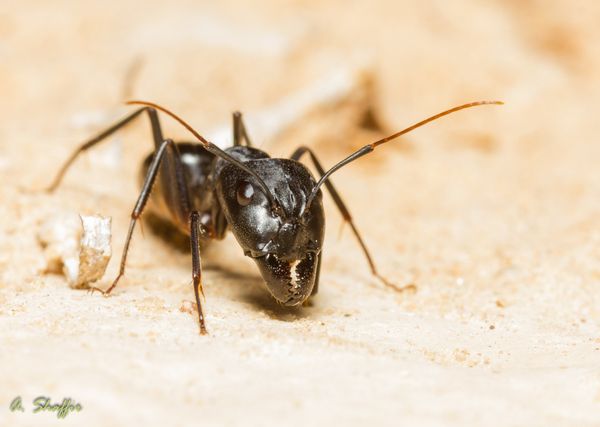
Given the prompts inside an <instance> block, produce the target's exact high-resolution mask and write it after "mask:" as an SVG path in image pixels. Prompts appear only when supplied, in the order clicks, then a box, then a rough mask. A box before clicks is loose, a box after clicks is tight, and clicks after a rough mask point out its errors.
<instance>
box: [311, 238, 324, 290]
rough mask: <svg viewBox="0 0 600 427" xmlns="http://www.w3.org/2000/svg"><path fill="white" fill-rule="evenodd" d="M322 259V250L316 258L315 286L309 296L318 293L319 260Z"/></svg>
mask: <svg viewBox="0 0 600 427" xmlns="http://www.w3.org/2000/svg"><path fill="white" fill-rule="evenodd" d="M322 259H323V249H321V252H319V256H318V257H317V274H316V275H315V285H314V286H313V290H312V292H311V293H310V296H311V297H312V296H313V295H316V294H317V292H319V279H320V278H321V260H322Z"/></svg>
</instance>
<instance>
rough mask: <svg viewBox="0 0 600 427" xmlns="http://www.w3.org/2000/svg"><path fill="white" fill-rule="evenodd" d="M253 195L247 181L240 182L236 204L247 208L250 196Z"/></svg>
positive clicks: (250, 185)
mask: <svg viewBox="0 0 600 427" xmlns="http://www.w3.org/2000/svg"><path fill="white" fill-rule="evenodd" d="M253 195H254V187H252V184H250V183H249V182H247V181H242V182H241V183H240V185H238V188H237V192H236V196H237V202H238V203H239V204H240V205H241V206H248V205H249V204H250V201H251V200H252V196H253Z"/></svg>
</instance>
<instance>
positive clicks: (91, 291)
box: [88, 286, 109, 297]
mask: <svg viewBox="0 0 600 427" xmlns="http://www.w3.org/2000/svg"><path fill="white" fill-rule="evenodd" d="M96 291H98V292H100V293H101V294H102V296H104V297H107V296H108V295H109V294H108V292H106V291H105V290H104V289H100V288H97V287H95V286H90V289H89V290H88V292H89V293H90V294H93V293H94V292H96Z"/></svg>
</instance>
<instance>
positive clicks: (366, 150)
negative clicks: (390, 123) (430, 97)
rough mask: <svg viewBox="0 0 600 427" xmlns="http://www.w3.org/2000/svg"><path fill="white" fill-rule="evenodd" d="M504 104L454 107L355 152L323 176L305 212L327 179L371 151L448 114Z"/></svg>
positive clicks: (492, 102) (483, 103) (476, 103)
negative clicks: (466, 109) (481, 106)
mask: <svg viewBox="0 0 600 427" xmlns="http://www.w3.org/2000/svg"><path fill="white" fill-rule="evenodd" d="M503 104H504V102H502V101H477V102H470V103H468V104H463V105H459V106H458V107H454V108H451V109H449V110H446V111H442V112H441V113H438V114H436V115H435V116H431V117H428V118H427V119H425V120H421V121H420V122H418V123H415V124H414V125H412V126H409V127H407V128H406V129H403V130H401V131H400V132H396V133H394V134H392V135H390V136H386V137H385V138H382V139H380V140H378V141H375V142H372V143H371V144H368V145H365V146H364V147H362V148H360V149H359V150H357V151H355V152H354V153H352V154H350V155H349V156H348V157H346V158H345V159H344V160H342V161H341V162H339V163H337V164H336V165H334V166H333V167H332V168H331V169H329V170H328V171H327V172H325V174H323V176H322V177H321V179H320V180H319V182H317V185H315V187H314V188H313V190H312V192H311V193H310V195H309V197H308V200H307V202H306V209H305V212H306V211H308V208H309V207H310V204H311V203H312V201H313V199H314V198H315V196H316V195H317V192H318V191H319V188H320V187H321V185H323V183H325V181H327V179H328V178H329V177H330V176H331V174H332V173H334V172H335V171H337V170H338V169H340V168H342V167H344V166H346V165H347V164H348V163H351V162H353V161H354V160H356V159H358V158H360V157H362V156H364V155H365V154H369V153H370V152H371V151H373V150H375V148H376V147H378V146H379V145H381V144H385V143H386V142H389V141H391V140H392V139H396V138H398V137H399V136H401V135H404V134H405V133H408V132H410V131H412V130H415V129H416V128H419V127H421V126H423V125H426V124H427V123H429V122H432V121H434V120H437V119H439V118H440V117H443V116H447V115H448V114H452V113H455V112H457V111H460V110H464V109H465V108H471V107H478V106H480V105H503Z"/></svg>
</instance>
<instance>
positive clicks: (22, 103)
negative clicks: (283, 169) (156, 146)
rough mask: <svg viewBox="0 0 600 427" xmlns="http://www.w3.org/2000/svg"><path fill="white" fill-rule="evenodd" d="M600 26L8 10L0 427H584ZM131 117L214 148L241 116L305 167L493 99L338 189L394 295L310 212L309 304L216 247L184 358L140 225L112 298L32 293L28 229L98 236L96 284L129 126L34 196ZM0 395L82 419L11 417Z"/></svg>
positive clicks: (469, 16) (136, 138)
mask: <svg viewBox="0 0 600 427" xmlns="http://www.w3.org/2000/svg"><path fill="white" fill-rule="evenodd" d="M598 22H600V5H597V4H596V3H594V2H592V1H583V2H577V3H568V2H560V1H551V2H548V1H545V2H542V1H537V0H522V1H486V2H479V1H473V0H456V1H453V2H452V3H449V2H444V1H426V2H423V1H391V0H389V1H388V0H382V1H372V2H367V1H352V2H341V1H328V0H322V1H318V2H317V1H302V0H298V1H286V2H282V1H273V0H255V1H252V2H235V1H222V2H218V3H216V2H199V1H187V2H186V1H178V2H171V3H169V4H167V3H165V2H155V1H146V2H143V3H140V2H136V1H129V0H121V1H118V2H117V1H104V2H92V1H80V2H70V1H53V2H42V1H23V2H6V1H5V2H4V4H3V5H2V8H0V94H1V96H0V117H1V119H0V123H1V124H0V181H1V182H2V184H3V185H2V186H0V218H1V219H0V337H1V338H0V342H2V343H3V345H2V347H3V351H2V352H1V353H0V374H1V377H2V378H3V381H2V383H3V385H2V387H0V424H3V423H6V425H20V424H23V425H45V424H49V425H54V424H55V425H80V424H82V423H85V424H86V425H106V424H109V423H110V424H111V425H130V424H132V423H134V422H144V423H146V424H147V425H164V424H165V423H170V424H173V425H188V424H190V423H191V422H202V423H208V424H209V425H239V424H242V423H244V424H247V423H250V424H260V425H265V424H267V425H269V424H274V423H275V422H277V423H285V424H292V425H299V424H306V423H310V424H321V425H323V424H331V423H333V422H341V423H344V424H364V423H366V422H369V423H376V424H394V425H395V424H398V423H410V424H411V425H415V426H417V425H457V426H458V425H460V426H464V425H503V426H506V425H577V426H587V425H589V426H592V425H598V424H599V423H600V415H599V414H600V364H599V363H598V360H600V359H599V357H600V351H599V347H600V328H599V325H598V322H599V321H600V310H599V308H598V307H599V304H600V265H599V260H600V173H599V172H598V169H599V167H598V166H599V164H600V145H599V143H598V138H597V131H598V125H597V122H598V118H597V117H598V112H599V111H600V106H599V105H598V99H600V98H599V95H600V93H599V92H600V85H598V75H600V52H599V50H600V44H599V43H597V40H598V37H599V35H600V33H599V30H598V25H597V23H598ZM135 98H137V99H144V100H149V101H153V102H157V103H160V104H162V105H164V106H166V107H168V108H170V109H172V110H173V111H175V112H176V113H178V114H179V115H181V116H182V117H183V118H185V119H186V120H188V121H189V122H190V123H191V124H192V125H193V126H194V127H195V128H196V129H198V131H199V132H200V133H202V134H204V135H206V136H208V137H210V138H211V139H213V140H215V142H217V143H219V144H221V145H223V146H226V145H227V144H228V143H230V142H231V138H230V136H229V135H230V134H229V126H230V120H231V113H232V112H233V111H234V110H241V111H242V112H243V113H244V114H245V117H246V119H247V123H248V130H249V132H250V135H251V136H252V137H253V140H254V142H255V143H257V145H258V146H259V147H261V148H263V149H265V150H267V151H269V152H270V153H272V155H273V156H275V157H286V156H289V155H290V154H291V153H292V152H293V150H294V149H295V148H296V147H298V146H299V145H309V146H311V147H312V148H314V150H315V151H316V152H317V153H319V154H320V156H321V160H322V161H323V163H324V164H325V165H332V164H334V163H335V162H336V161H338V160H340V159H342V158H344V157H345V156H346V155H348V154H349V153H351V152H352V151H354V150H356V149H357V148H359V147H361V146H362V145H365V144H367V143H369V142H372V141H374V140H376V139H379V138H381V137H383V136H385V135H386V134H388V133H392V132H394V131H397V130H399V129H402V128H404V127H406V126H408V125H410V124H412V123H414V122H416V121H418V120H421V119H422V118H425V117H427V116H429V115H432V114H434V113H437V112H439V111H441V110H444V109H447V108H450V107H452V106H454V105H457V104H461V103H465V102H469V101H475V100H482V99H500V100H503V101H504V102H505V103H506V105H504V106H502V107H495V106H494V107H492V106H490V107H481V108H478V109H473V110H469V111H465V112H461V113H457V114H456V115H453V116H450V117H447V118H444V119H442V120H440V121H439V122H436V123H433V124H431V125H428V126H427V127H426V128H422V129H419V130H417V131H415V132H414V133H411V134H409V135H407V136H405V137H403V138H401V139H400V140H398V141H395V142H391V143H389V144H387V145H385V146H382V147H380V148H379V149H378V150H377V151H376V152H374V153H373V154H371V155H370V156H368V157H365V158H364V159H362V160H360V161H358V162H356V163H354V164H353V165H352V166H348V167H347V168H345V169H343V170H341V171H340V172H339V173H336V175H335V177H334V182H335V184H336V185H337V187H338V189H339V191H340V193H341V194H342V195H343V197H344V199H345V200H346V202H347V203H348V205H349V208H350V210H351V212H352V213H353V216H354V218H355V220H356V223H357V225H358V227H359V229H360V230H362V232H363V235H364V237H365V240H366V242H367V244H368V246H369V247H370V248H371V251H372V254H373V256H374V258H375V260H376V262H377V263H378V266H379V269H380V271H381V272H382V273H383V274H384V275H385V276H386V277H389V278H390V279H392V280H393V281H394V282H395V283H398V284H399V285H403V286H406V285H413V286H414V287H415V289H416V292H405V293H402V294H397V293H393V292H390V291H388V290H385V289H383V287H382V286H381V284H380V283H379V282H377V281H376V280H375V279H374V278H373V277H372V276H371V275H370V273H369V270H368V266H367V264H366V262H365V260H364V258H363V256H362V253H361V252H360V249H359V247H358V245H357V244H356V242H355V241H354V239H353V237H352V235H351V233H350V230H349V228H348V227H346V228H344V229H343V231H342V232H341V233H340V228H341V227H342V224H341V222H342V221H341V218H340V215H339V214H338V213H337V211H336V209H335V206H334V205H333V203H331V200H330V199H329V198H328V196H327V195H326V196H325V200H326V202H325V203H326V210H327V212H326V213H327V220H328V224H327V234H326V239H327V240H326V243H325V261H324V265H323V268H322V278H321V285H320V293H319V296H318V298H316V299H315V302H314V304H313V305H312V306H311V307H306V308H304V309H299V310H294V311H291V312H289V311H286V310H283V309H282V308H280V307H279V306H277V305H276V304H275V303H274V302H272V301H271V300H270V297H269V296H268V294H267V292H266V291H265V289H264V288H263V287H262V283H261V280H260V277H259V275H258V272H257V271H255V269H254V268H253V265H252V264H251V263H248V261H247V260H246V259H244V257H243V256H242V254H241V250H240V249H239V247H238V246H237V245H236V243H235V241H233V239H231V238H229V239H227V240H226V241H225V242H223V243H222V244H216V245H213V246H211V247H210V248H209V249H208V251H207V255H206V258H205V261H206V262H205V279H204V280H205V282H204V283H205V286H204V289H205V293H206V314H207V325H208V328H209V331H210V332H211V335H210V336H209V337H199V336H198V334H197V325H196V319H195V318H194V316H192V315H189V314H187V313H184V312H181V311H180V310H179V308H180V307H181V304H182V301H184V300H193V292H192V288H191V286H190V284H189V283H190V257H189V254H186V253H185V252H184V251H183V252H182V251H180V250H178V249H177V248H174V247H173V246H172V245H170V244H169V243H168V242H165V241H163V240H162V239H161V238H159V237H157V236H155V235H153V234H152V233H149V232H148V231H146V233H145V235H144V236H142V234H141V233H139V232H136V234H135V236H134V242H133V244H132V249H131V251H130V254H131V255H130V257H129V264H128V266H129V267H128V272H127V276H126V278H125V280H123V281H122V283H120V285H119V288H117V290H116V291H115V293H114V295H113V296H112V297H111V298H100V297H99V296H98V295H95V296H90V295H87V293H86V292H85V291H75V290H72V289H69V287H68V286H67V284H66V282H65V281H64V278H62V277H61V276H58V275H48V274H43V271H44V266H45V264H44V257H43V250H42V248H41V247H40V244H39V243H38V240H37V237H36V235H37V230H38V228H39V226H40V224H42V223H43V222H44V220H46V219H47V218H48V217H51V216H54V215H60V214H63V213H69V212H71V213H73V212H75V213H77V212H83V213H101V214H103V215H108V216H112V217H113V255H114V256H113V258H114V259H113V261H112V262H111V265H110V267H109V271H108V273H107V276H106V278H105V279H103V281H102V282H100V286H102V287H104V286H107V285H108V283H110V278H112V277H113V276H114V275H115V274H116V271H117V264H118V257H120V253H121V252H120V251H121V246H122V242H123V240H124V237H125V233H126V229H127V225H128V218H129V214H130V210H131V208H132V207H133V204H134V202H135V199H136V197H137V191H138V185H137V184H138V182H137V173H138V166H139V163H140V162H141V160H142V159H143V157H144V156H145V155H146V154H147V152H149V151H150V150H151V147H152V144H151V138H150V132H149V126H148V124H147V122H145V119H143V120H140V121H139V122H137V123H136V124H132V125H131V126H130V127H128V128H127V129H126V130H124V131H123V132H121V133H119V134H117V135H116V136H115V137H114V138H112V139H111V141H109V142H107V143H105V144H104V145H102V146H101V147H99V148H98V149H97V150H95V151H93V152H90V153H89V154H86V156H84V157H83V158H82V159H81V160H79V162H78V163H77V164H76V165H75V166H74V167H73V169H72V170H71V171H70V172H69V174H68V175H67V177H66V179H65V181H64V183H63V185H62V187H61V189H60V190H59V191H58V192H57V193H55V194H53V195H47V194H43V193H40V192H39V191H38V190H39V189H41V188H43V187H44V186H46V185H47V184H48V183H49V182H50V180H51V179H52V177H53V176H54V174H55V172H56V171H57V170H58V167H59V165H60V164H61V162H62V161H64V159H66V158H67V157H68V155H69V154H70V153H71V151H72V150H73V149H74V148H75V147H76V146H77V145H78V144H79V143H80V142H82V141H83V140H85V139H86V138H88V137H90V136H91V135H93V134H95V133H96V132H97V131H99V130H100V129H102V128H104V127H106V126H107V125H109V124H111V123H112V122H113V121H115V120H117V119H118V118H120V117H122V116H123V115H124V114H126V113H127V112H128V111H130V109H129V108H128V107H126V106H124V104H123V102H124V101H125V100H127V99H135ZM163 125H164V129H165V134H167V135H169V136H172V137H174V138H175V139H189V136H188V135H187V134H186V132H185V130H183V129H182V128H181V127H179V126H178V125H176V124H174V123H173V122H172V121H170V120H169V119H164V120H163ZM17 395H20V396H22V397H23V401H24V402H25V403H26V404H29V402H31V401H32V400H33V399H34V398H35V397H36V396H39V395H48V396H50V397H52V399H53V400H56V401H58V402H60V401H61V400H62V398H63V397H71V398H74V399H76V400H77V401H79V402H81V404H82V405H83V407H84V409H83V410H82V411H81V412H80V413H72V414H70V415H69V416H68V417H67V418H66V419H65V420H57V419H56V417H55V415H53V414H50V413H41V414H31V413H30V411H29V410H27V411H26V413H18V412H15V413H11V412H10V411H9V410H8V405H9V403H10V401H11V400H12V399H13V398H14V397H15V396H17ZM29 406H30V405H29ZM53 423H54V424H53Z"/></svg>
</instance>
